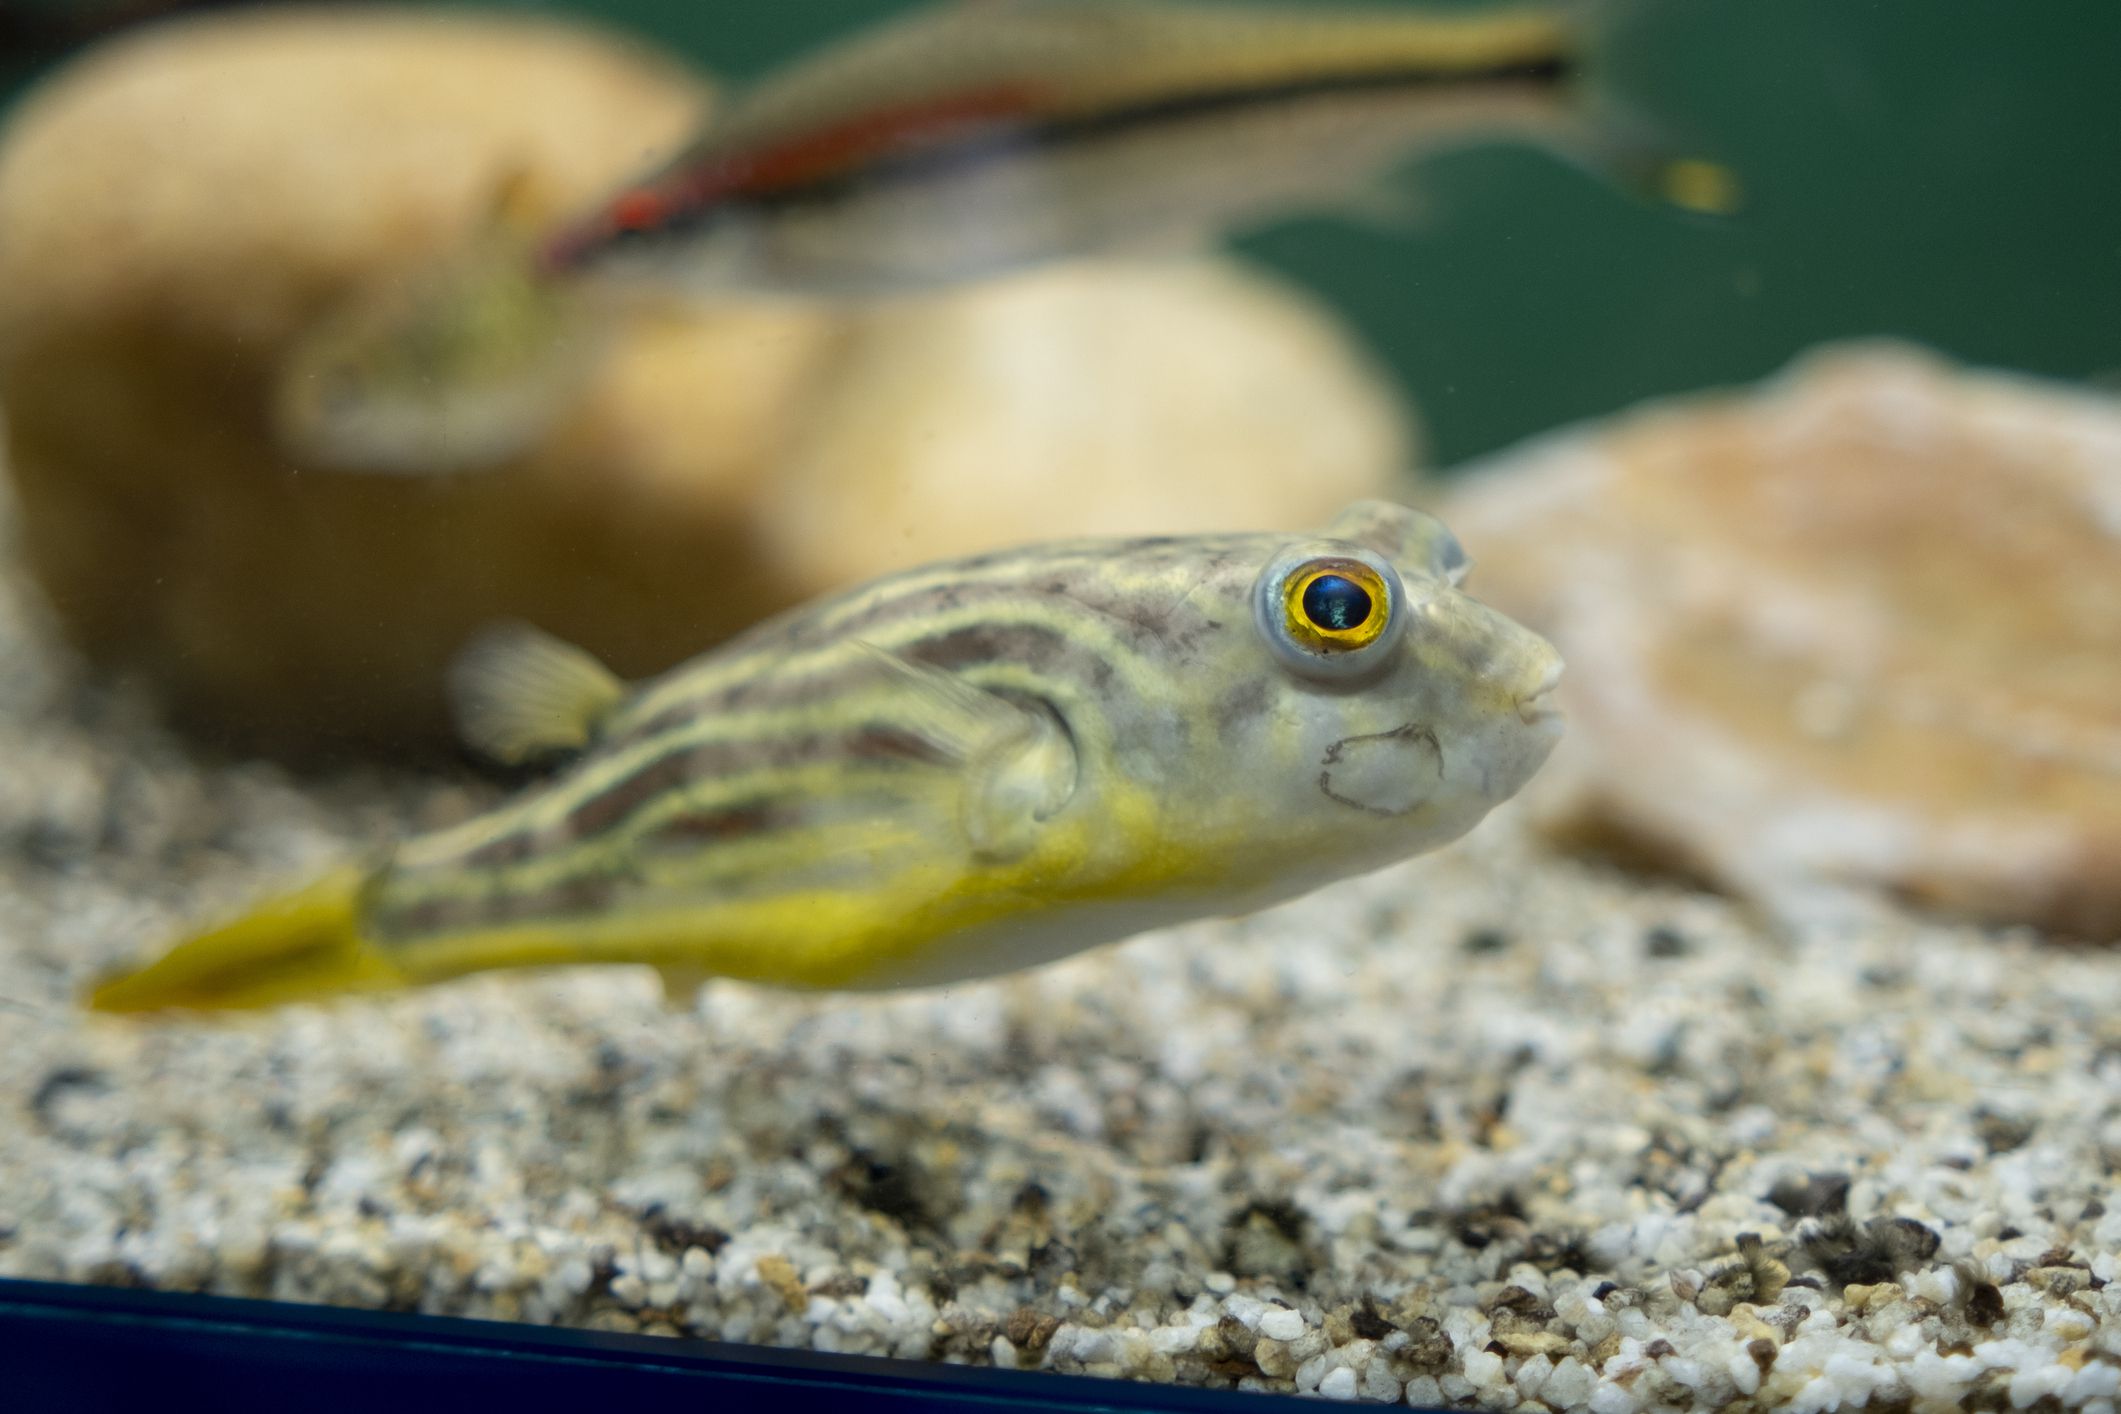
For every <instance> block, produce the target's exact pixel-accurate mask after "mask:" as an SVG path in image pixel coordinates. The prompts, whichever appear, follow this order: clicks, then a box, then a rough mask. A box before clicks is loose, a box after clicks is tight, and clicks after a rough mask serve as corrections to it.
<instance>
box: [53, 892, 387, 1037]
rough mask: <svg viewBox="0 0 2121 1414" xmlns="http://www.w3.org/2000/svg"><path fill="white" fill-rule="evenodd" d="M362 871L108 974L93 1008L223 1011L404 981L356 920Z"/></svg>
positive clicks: (94, 992) (93, 996) (95, 991)
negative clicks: (136, 965)
mask: <svg viewBox="0 0 2121 1414" xmlns="http://www.w3.org/2000/svg"><path fill="white" fill-rule="evenodd" d="M365 879H366V876H365V875H364V874H362V873H360V872H358V871H354V870H346V871H342V872H340V873H336V874H332V875H330V876H327V877H326V878H324V879H321V880H319V881H318V882H316V883H315V884H312V885H310V886H309V887H308V888H305V889H300V890H298V891H296V892H294V893H291V894H287V895H284V896H282V897H280V898H277V899H274V900H272V901H270V902H268V903H266V904H264V905H262V906H260V907H259V908H256V909H254V910H252V911H251V912H250V913H248V914H246V915H245V916H244V917H242V918H240V919H238V920H237V921H235V922H233V923H229V924H226V925H224V926H222V927H219V928H213V929H209V930H208V931H206V932H204V933H200V934H198V935H197V936H195V937H192V938H189V939H186V940H185V941H184V942H182V943H179V944H178V945H177V946H176V947H174V948H172V949H171V950H170V951H169V952H168V953H166V954H164V955H163V956H162V957H160V958H158V959H156V960H155V961H153V962H151V963H149V964H147V965H146V966H145V967H141V968H138V969H135V970H133V971H129V972H123V973H120V974H118V975H116V976H112V977H108V978H105V979H104V980H103V981H101V982H99V983H97V984H96V985H95V986H94V987H93V988H92V989H91V990H90V991H89V994H88V997H87V1003H88V1006H89V1008H90V1009H91V1010H94V1011H107V1012H145V1011H168V1010H178V1009H185V1010H199V1011H220V1010H229V1009H237V1008H247V1007H263V1006H277V1005H279V1004H281V1003H283V1002H294V1001H309V1000H316V999H319V998H324V997H331V996H339V995H343V994H345V993H349V992H373V991H383V990H387V989H390V988H394V987H399V986H403V985H405V981H406V979H405V977H404V974H403V973H402V972H401V971H400V970H399V968H398V967H397V966H396V964H394V963H393V962H391V961H390V959H389V958H388V957H387V956H385V955H384V953H383V951H382V950H381V949H379V948H377V947H376V946H375V945H374V944H373V943H370V942H368V941H366V940H364V939H363V938H362V937H361V935H360V932H359V930H358V928H357V927H356V905H357V903H358V901H359V899H360V896H361V890H362V887H363V884H364V882H365Z"/></svg>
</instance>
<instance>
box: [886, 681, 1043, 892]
mask: <svg viewBox="0 0 2121 1414" xmlns="http://www.w3.org/2000/svg"><path fill="white" fill-rule="evenodd" d="M863 648H864V649H865V651H866V652H868V653H869V654H870V655H871V656H872V658H873V659H874V660H875V662H876V664H877V667H878V669H879V670H880V671H882V672H885V673H888V674H889V675H890V677H891V678H892V680H893V682H894V683H895V685H896V686H897V687H898V688H899V689H900V690H902V691H903V692H904V693H905V694H907V705H908V707H909V709H910V710H909V713H908V716H909V718H910V720H911V722H912V724H913V725H914V729H915V731H916V733H917V734H918V735H919V736H920V737H921V739H922V740H923V741H924V742H925V743H927V744H928V745H929V746H930V747H931V748H933V749H934V750H935V751H936V753H937V755H938V756H940V757H942V758H943V759H944V760H945V761H946V762H947V763H949V764H951V765H954V766H955V767H956V768H957V770H958V772H959V773H960V774H959V780H958V792H957V818H958V826H959V828H960V829H961V830H962V831H963V832H964V837H965V843H966V844H967V846H969V848H970V849H971V851H972V854H973V856H974V857H975V858H977V859H980V860H982V861H984V862H988V863H1000V862H1006V861H1008V860H1011V859H1017V858H1020V857H1021V856H1022V855H1023V854H1024V853H1025V852H1026V851H1028V850H1029V849H1030V848H1031V847H1032V845H1033V844H1034V843H1035V842H1036V840H1037V837H1038V828H1039V826H1040V825H1042V824H1044V823H1045V822H1046V821H1047V820H1050V819H1051V818H1053V816H1054V815H1055V814H1056V813H1057V812H1058V811H1059V810H1060V808H1061V807H1062V806H1064V805H1066V804H1067V803H1068V800H1069V798H1070V797H1072V796H1073V795H1074V794H1075V787H1076V780H1077V776H1078V772H1079V767H1080V763H1079V762H1078V760H1077V757H1076V751H1075V742H1074V739H1073V738H1072V737H1071V736H1070V735H1069V733H1068V731H1067V728H1066V727H1064V726H1063V725H1062V724H1061V721H1060V719H1059V718H1058V717H1057V716H1055V715H1054V714H1053V713H1052V712H1051V711H1048V710H1044V709H1041V708H1039V707H1036V706H1031V705H1027V704H1025V703H1022V702H1018V701H1015V700H1012V699H1010V698H1007V697H1003V696H1001V695H1000V694H998V693H994V692H989V691H987V690H985V689H984V688H980V687H976V686H974V685H973V684H971V683H968V682H966V681H965V680H963V679H962V678H959V677H957V676H955V675H953V674H951V673H947V672H945V671H943V670H942V669H940V668H934V667H929V666H927V665H925V664H920V663H912V662H908V661H907V660H906V659H904V658H901V657H899V656H897V655H896V654H893V653H887V652H885V651H884V650H883V649H880V648H875V647H871V646H869V645H866V644H865V645H863Z"/></svg>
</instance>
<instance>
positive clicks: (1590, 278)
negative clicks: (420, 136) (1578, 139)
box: [0, 0, 2121, 463]
mask: <svg viewBox="0 0 2121 1414" xmlns="http://www.w3.org/2000/svg"><path fill="white" fill-rule="evenodd" d="M1298 2H1299V3H1300V0H1298ZM6 3H8V0H0V5H4V4H6ZM39 3H41V4H42V5H44V6H45V7H47V8H53V7H59V6H62V5H64V4H65V3H67V0H39ZM84 3H86V0H84ZM1594 3H1595V0H1594ZM519 8H525V9H539V10H551V9H572V10H575V11H577V12H579V13H584V14H590V15H594V16H596V17H597V18H600V19H602V20H604V21H605V22H607V23H610V24H613V25H618V26H623V27H626V28H629V29H633V30H636V31H639V32H642V33H646V34H648V35H652V36H654V37H655V38H657V39H659V40H661V41H663V42H664V43H666V44H668V45H670V46H672V47H674V48H676V49H678V50H680V51H682V52H684V53H686V54H689V55H691V56H693V57H694V58H695V59H697V60H698V61H700V62H701V63H702V64H703V65H705V66H706V67H708V68H711V69H713V70H715V71H717V72H719V73H722V74H725V75H728V76H730V77H734V78H738V79H743V78H748V77H751V76H754V75H756V74H758V73H760V72H762V71H764V70H766V69H768V68H770V67H771V66H773V65H774V64H776V63H779V62H782V61H784V60H786V59H788V58H789V57H791V56H793V55H796V54H798V53H800V52H801V51H802V50H804V49H805V48H806V47H809V46H811V45H814V44H816V43H818V42H820V41H821V40H824V39H826V38H828V37H831V36H834V35H837V34H840V33H842V32H844V31H846V30H847V29H849V28H852V27H854V26H856V25H859V24H862V23H865V22H868V21H871V20H874V19H876V18H879V17H882V16H884V15H887V14H890V13H892V12H894V11H897V10H899V9H902V8H904V5H903V4H902V3H901V0H778V2H776V0H604V3H597V4H581V5H575V6H551V5H527V4H526V5H521V6H519ZM1604 9H1605V12H1606V26H1605V27H1606V35H1607V39H1606V44H1605V49H1606V58H1605V64H1604V73H1605V82H1606V84H1607V85H1608V87H1609V88H1610V89H1611V90H1612V91H1613V92H1614V93H1615V94H1616V95H1617V96H1618V97H1619V98H1620V99H1622V100H1623V101H1624V102H1626V103H1627V104H1628V105H1630V106H1631V107H1633V108H1636V109H1639V110H1641V111H1642V112H1644V113H1647V114H1648V115H1651V116H1652V117H1653V118H1654V119H1655V120H1657V121H1658V122H1659V124H1660V125H1661V126H1663V127H1665V128H1666V129H1667V130H1668V131H1670V132H1672V133H1674V134H1677V135H1679V136H1680V137H1681V138H1682V139H1683V140H1684V142H1685V143H1686V145H1687V146H1688V147H1690V148H1698V149H1699V150H1702V151H1705V152H1708V153H1710V154H1713V155H1714V156H1716V157H1718V158H1720V159H1721V160H1723V161H1725V162H1726V163H1728V164H1729V165H1730V166H1731V167H1733V168H1734V169H1736V170H1737V172H1738V173H1739V174H1740V176H1741V178H1742V180H1743V182H1744V184H1745V187H1746V189H1747V193H1748V197H1749V204H1748V206H1747V208H1746V209H1745V210H1744V211H1743V212H1742V213H1741V214H1740V215H1738V216H1736V217H1734V218H1731V219H1728V220H1709V219H1703V218H1697V217H1691V216H1687V215H1685V214H1682V213H1679V212H1675V211H1670V210H1664V209H1658V208H1656V207H1653V206H1649V205H1644V204H1641V203H1637V202H1635V201H1633V200H1631V199H1630V198H1628V197H1626V196H1623V195H1621V194H1620V193H1618V192H1615V191H1613V190H1611V189H1610V188H1608V187H1605V186H1603V185H1601V184H1600V183H1599V182H1598V181H1597V180H1596V179H1595V178H1593V177H1591V176H1588V175H1586V174H1584V173H1582V172H1580V171H1578V170H1576V169H1574V168H1571V167H1568V166H1566V165H1564V164H1562V163H1561V162H1559V161H1557V160H1555V159H1553V158H1550V157H1547V156H1545V155H1543V154H1541V153H1538V152H1535V151H1530V150H1506V149H1488V150H1484V151H1478V152H1467V153H1462V154H1456V155H1451V156H1446V157H1442V158H1438V159H1436V160H1435V161H1433V162H1431V163H1429V164H1427V165H1426V166H1425V167H1424V168H1423V169H1422V180H1421V185H1422V193H1423V198H1422V204H1423V206H1424V208H1425V210H1426V214H1425V215H1424V217H1423V218H1422V220H1421V221H1420V222H1419V223H1418V224H1416V225H1412V226H1409V227H1407V228H1404V229H1386V228H1382V227H1376V226H1362V225H1356V224H1350V223H1348V222H1344V221H1328V220H1300V221H1291V222H1288V223H1286V224H1284V225H1281V226H1279V227H1277V228H1275V229H1273V230H1270V231H1267V232H1264V233H1262V234H1260V235H1257V236H1254V237H1252V238H1249V239H1246V240H1244V241H1243V242H1241V245H1242V247H1243V248H1244V249H1245V250H1247V251H1249V252H1251V253H1252V254H1253V255H1255V256H1257V257H1259V258H1260V259H1263V260H1266V261H1268V262H1270V263H1272V264H1274V265H1275V266H1277V267H1279V268H1281V269H1283V270H1285V271H1287V272H1289V273H1291V274H1292V275H1294V276H1295V277H1297V278H1298V279H1300V280H1302V281H1304V282H1305V283H1307V284H1309V285H1310V286H1312V287H1313V288H1315V289H1317V290H1319V291H1320V292H1321V293H1323V294H1324V295H1325V296H1326V297H1327V298H1328V299H1330V300H1332V301H1333V302H1334V303H1335V304H1336V305H1337V306H1338V307H1339V308H1340V309H1341V310H1342V311H1343V312H1344V313H1345V314H1346V315H1347V316H1348V317H1349V318H1350V319H1352V320H1353V321H1354V322H1355V324H1356V325H1357V326H1358V327H1359V328H1360V329H1361V330H1362V332H1363V334H1364V335H1365V337H1366V338H1367V339H1368V340H1369V341H1370V342H1371V344H1372V345H1373V346H1374V347H1376V348H1377V349H1378V350H1379V351H1380V352H1381V353H1382V355H1383V357H1384V359H1385V360H1386V362H1387V363H1388V364H1389V365H1390V366H1391V367H1392V368H1393V369H1394V370H1395V371H1396V372H1397V374H1398V376H1399V377H1400V379H1401V380H1402V382H1403V383H1404V384H1405V386H1406V388H1407V389H1408V391H1409V392H1410V393H1411V394H1412V395H1413V397H1414V399H1415V401H1416V402H1417V403H1418V404H1419V406H1420V407H1421V408H1422V411H1423V415H1424V418H1425V420H1426V421H1427V423H1428V425H1429V428H1430V432H1431V439H1432V445H1433V447H1434V449H1435V452H1436V455H1437V457H1438V459H1439V460H1441V461H1443V462H1445V463H1449V462H1453V461H1457V460H1459V459H1462V458H1464V457H1466V456H1469V455H1472V454H1475V453H1478V452H1481V451H1485V450H1488V449H1490V448H1493V447H1496V446H1499V445H1503V444H1505V443H1508V442H1510V441H1513V440H1515V439H1517V438H1519V437H1521V436H1524V435H1526V434H1528V433H1531V432H1536V431H1538V430H1541V429H1543V428H1546V427H1551V426H1553V425H1555V424H1557V423H1562V422H1566V421H1570V420H1573V419H1576V418H1579V417H1584V416H1589V415H1594V414H1597V413H1600V412H1605V411H1609V410H1611V409H1613V408H1615V407H1619V406H1622V405H1625V404H1627V403H1629V402H1632V401H1634V400H1636V399H1638V398H1641V397H1643V396H1646V395H1649V394H1653V393H1659V392H1666V391H1672V390H1678V389H1686V388H1694V387H1701V386H1704V385H1709V384H1717V383H1729V382H1734V381H1740V380H1745V379H1750V378H1753V377H1756V376H1758V375H1760V374H1763V373H1766V372H1768V371H1770V370H1772V369H1774V368H1775V367H1777V366H1778V365H1780V364H1782V363H1783V362H1785V361H1787V360H1788V359H1789V358H1790V357H1791V356H1792V355H1793V354H1795V353H1797V352H1798V351H1799V350H1802V349H1804V348H1806V347H1807V346H1809V345H1811V344H1814V343H1817V342H1819V341H1821V340H1824V339H1833V338H1840V337H1846V336H1851V335H1864V334H1893V335H1899V336H1903V337H1908V338H1913V339H1918V340H1921V341H1923V342H1926V343H1929V344H1932V345H1934V346H1936V347H1939V348H1941V349H1943V350H1945V351H1947V352H1950V353H1952V354H1955V355H1957V356H1960V357H1962V358H1966V359H1970V360H1973V361H1976V362H1980V363H1988V364H1998V365H2008V366H2016V367H2022V368H2026V369H2032V370H2036V371H2040V372H2046V373H2056V374H2065V375H2071V376H2084V375H2106V374H2109V373H2110V372H2111V371H2113V370H2115V369H2117V368H2121V76H2117V71H2116V70H2117V65H2116V61H2117V60H2121V3H2116V0H1876V3H1866V0H1620V2H1619V3H1607V4H1605V6H1604ZM7 62H8V64H9V65H10V66H11V67H12V70H13V72H14V73H15V74H17V75H20V74H22V73H25V72H28V71H29V68H30V64H31V62H32V61H31V60H29V59H27V58H24V57H22V56H19V55H18V56H15V57H13V58H11V59H9V60H8V61H7Z"/></svg>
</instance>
